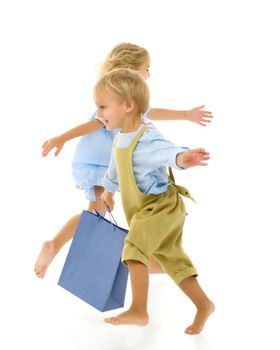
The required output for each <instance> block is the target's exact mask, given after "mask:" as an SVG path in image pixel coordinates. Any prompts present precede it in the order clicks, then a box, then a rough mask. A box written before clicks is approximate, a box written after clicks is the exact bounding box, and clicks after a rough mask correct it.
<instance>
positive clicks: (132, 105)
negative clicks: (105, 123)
mask: <svg viewBox="0 0 280 350" xmlns="http://www.w3.org/2000/svg"><path fill="white" fill-rule="evenodd" d="M134 108H135V102H134V101H133V100H127V101H125V111H126V113H130V112H132V111H133V110H134Z"/></svg>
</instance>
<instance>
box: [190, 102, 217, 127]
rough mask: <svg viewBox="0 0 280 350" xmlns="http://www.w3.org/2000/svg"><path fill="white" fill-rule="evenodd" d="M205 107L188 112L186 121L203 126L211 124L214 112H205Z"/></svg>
mask: <svg viewBox="0 0 280 350" xmlns="http://www.w3.org/2000/svg"><path fill="white" fill-rule="evenodd" d="M204 107H205V105H202V106H198V107H195V108H192V109H190V110H188V111H187V116H186V119H188V120H189V121H191V122H194V123H197V124H199V125H202V126H206V125H207V123H211V121H212V118H213V115H212V112H209V111H205V110H203V108H204ZM205 123H206V124H205Z"/></svg>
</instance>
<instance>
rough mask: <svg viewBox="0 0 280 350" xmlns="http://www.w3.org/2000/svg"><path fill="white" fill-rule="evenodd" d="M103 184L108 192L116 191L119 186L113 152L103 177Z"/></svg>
mask: <svg viewBox="0 0 280 350" xmlns="http://www.w3.org/2000/svg"><path fill="white" fill-rule="evenodd" d="M103 186H104V188H105V189H106V191H108V192H116V191H117V190H118V188H119V181H118V176H117V169H116V164H115V158H114V155H113V153H112V154H111V160H110V164H109V167H108V170H107V172H106V174H105V175H104V178H103Z"/></svg>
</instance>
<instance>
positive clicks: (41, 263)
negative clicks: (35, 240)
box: [34, 241, 56, 278]
mask: <svg viewBox="0 0 280 350" xmlns="http://www.w3.org/2000/svg"><path fill="white" fill-rule="evenodd" d="M55 255H56V252H55V249H54V244H53V242H52V241H47V242H45V243H44V244H43V246H42V249H41V251H40V254H39V256H38V258H37V260H36V262H35V268H34V271H35V273H36V276H37V277H39V278H44V276H45V273H46V271H47V268H48V266H49V265H50V263H51V262H52V260H53V258H54V257H55Z"/></svg>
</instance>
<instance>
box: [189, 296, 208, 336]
mask: <svg viewBox="0 0 280 350" xmlns="http://www.w3.org/2000/svg"><path fill="white" fill-rule="evenodd" d="M214 310H215V305H214V304H213V303H212V301H209V305H208V306H206V307H203V308H199V309H197V313H196V315H195V318H194V321H193V324H192V325H190V326H189V327H187V328H186V329H185V333H186V334H191V335H193V334H199V333H200V332H201V331H202V329H203V327H204V325H205V322H206V321H207V319H208V317H209V316H210V315H211V314H212V313H213V312H214Z"/></svg>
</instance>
